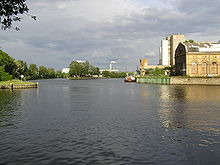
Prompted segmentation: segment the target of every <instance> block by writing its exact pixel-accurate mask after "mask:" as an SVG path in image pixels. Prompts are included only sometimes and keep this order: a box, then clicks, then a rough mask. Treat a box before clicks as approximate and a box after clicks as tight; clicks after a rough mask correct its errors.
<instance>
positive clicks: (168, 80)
mask: <svg viewBox="0 0 220 165" xmlns="http://www.w3.org/2000/svg"><path fill="white" fill-rule="evenodd" d="M136 82H137V83H149V84H167V85H220V78H219V77H150V76H149V77H137V78H136Z"/></svg>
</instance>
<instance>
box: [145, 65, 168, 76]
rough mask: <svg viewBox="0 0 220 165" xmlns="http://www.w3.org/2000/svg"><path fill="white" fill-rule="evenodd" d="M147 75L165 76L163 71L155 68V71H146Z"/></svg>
mask: <svg viewBox="0 0 220 165" xmlns="http://www.w3.org/2000/svg"><path fill="white" fill-rule="evenodd" d="M147 75H151V76H159V75H165V71H164V70H163V69H160V68H158V67H156V68H155V69H148V71H147Z"/></svg>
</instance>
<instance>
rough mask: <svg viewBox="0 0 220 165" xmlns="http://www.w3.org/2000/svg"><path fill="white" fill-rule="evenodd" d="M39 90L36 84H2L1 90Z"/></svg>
mask: <svg viewBox="0 0 220 165" xmlns="http://www.w3.org/2000/svg"><path fill="white" fill-rule="evenodd" d="M25 88H38V83H35V84H0V89H25Z"/></svg>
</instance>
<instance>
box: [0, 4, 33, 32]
mask: <svg viewBox="0 0 220 165" xmlns="http://www.w3.org/2000/svg"><path fill="white" fill-rule="evenodd" d="M25 2H26V0H1V1H0V23H1V28H2V29H3V30H6V29H9V28H11V27H12V23H13V22H19V21H21V19H22V18H21V17H20V15H22V14H26V15H28V16H30V17H32V18H33V19H34V20H36V16H33V15H30V14H28V11H29V9H28V7H27V5H26V3H25ZM15 29H16V30H19V28H18V27H15Z"/></svg>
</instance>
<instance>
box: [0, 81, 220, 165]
mask: <svg viewBox="0 0 220 165" xmlns="http://www.w3.org/2000/svg"><path fill="white" fill-rule="evenodd" d="M39 83H40V85H39V88H38V89H24V90H14V91H11V90H0V164H1V165H32V164H33V165H47V164H51V165H66V164H73V165H95V164H101V165H105V164H106V165H141V164H144V165H146V164H152V165H153V164H158V165H189V164H190V165H197V164H198V165H219V164H220V156H219V155H220V136H219V135H220V87H219V86H196V85H192V86H178V85H177V86H172V85H153V84H136V83H124V82H123V80H122V79H99V80H72V81H71V80H62V79H57V80H40V81H39Z"/></svg>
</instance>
